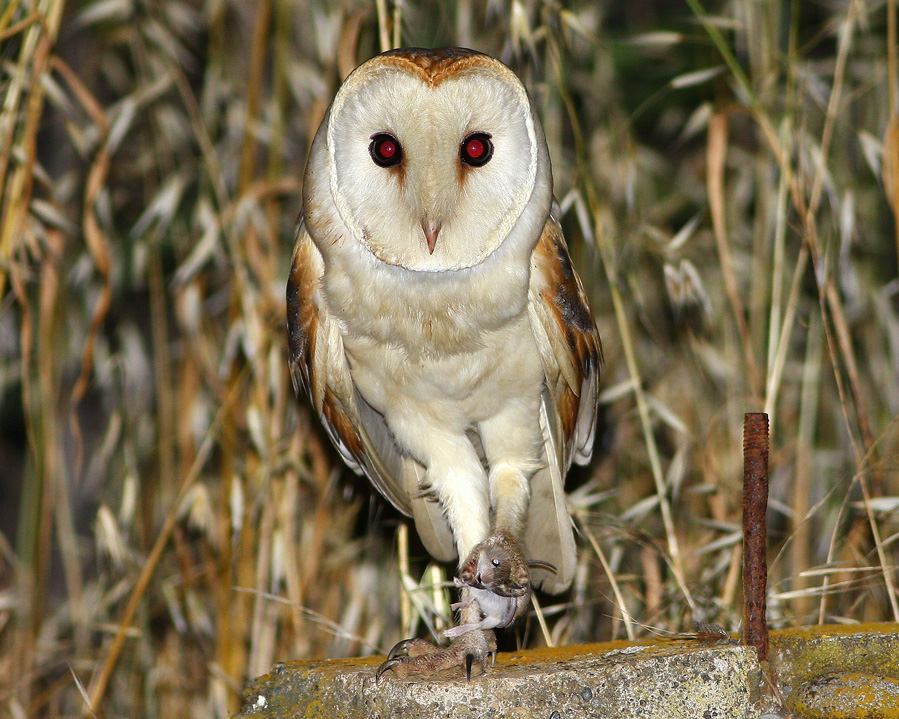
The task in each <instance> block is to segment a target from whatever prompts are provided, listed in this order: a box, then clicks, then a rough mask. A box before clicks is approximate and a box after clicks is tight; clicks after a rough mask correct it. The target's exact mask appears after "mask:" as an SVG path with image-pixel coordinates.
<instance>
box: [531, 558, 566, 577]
mask: <svg viewBox="0 0 899 719" xmlns="http://www.w3.org/2000/svg"><path fill="white" fill-rule="evenodd" d="M526 564H527V565H528V566H529V567H540V568H541V569H546V570H548V571H550V572H552V573H553V574H555V573H556V572H558V571H559V570H558V569H556V565H555V564H550V563H549V562H544V561H543V560H542V559H529V560H528V561H527V562H526Z"/></svg>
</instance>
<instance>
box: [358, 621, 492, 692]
mask: <svg viewBox="0 0 899 719" xmlns="http://www.w3.org/2000/svg"><path fill="white" fill-rule="evenodd" d="M403 652H405V656H402V653H403ZM488 659H489V660H490V666H493V665H494V664H495V662H496V635H495V634H494V633H493V632H491V631H472V632H467V633H466V634H464V635H463V636H461V637H459V638H458V639H456V640H455V641H453V642H452V643H451V644H450V645H449V646H448V647H439V646H437V645H435V644H431V643H430V642H427V641H425V640H424V639H404V640H403V641H401V642H399V643H398V644H396V645H395V646H394V647H393V648H392V649H391V650H390V652H389V653H388V655H387V660H386V661H385V662H383V663H382V664H381V665H380V666H379V667H378V669H377V671H376V672H375V681H376V682H377V681H378V680H379V679H380V678H381V675H382V674H384V673H385V672H387V671H390V672H392V673H393V674H395V675H396V676H398V677H401V678H405V677H412V678H416V677H425V676H429V675H431V674H436V673H437V672H440V671H443V670H445V669H453V668H455V667H459V666H464V667H465V678H466V680H467V681H471V668H472V667H473V666H474V664H475V662H477V663H478V664H480V666H481V673H484V672H485V671H487V660H488Z"/></svg>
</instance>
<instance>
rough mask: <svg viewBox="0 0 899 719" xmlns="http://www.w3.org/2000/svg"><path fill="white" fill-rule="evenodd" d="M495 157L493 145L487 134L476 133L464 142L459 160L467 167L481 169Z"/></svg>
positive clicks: (460, 149)
mask: <svg viewBox="0 0 899 719" xmlns="http://www.w3.org/2000/svg"><path fill="white" fill-rule="evenodd" d="M491 157H493V143H492V142H490V135H489V134H487V133H486V132H474V133H472V134H471V135H469V136H468V137H466V138H465V139H464V140H462V146H461V147H460V148H459V158H460V159H461V160H462V162H464V163H465V164H466V165H470V166H471V167H481V166H483V165H486V164H487V163H488V162H490V158H491Z"/></svg>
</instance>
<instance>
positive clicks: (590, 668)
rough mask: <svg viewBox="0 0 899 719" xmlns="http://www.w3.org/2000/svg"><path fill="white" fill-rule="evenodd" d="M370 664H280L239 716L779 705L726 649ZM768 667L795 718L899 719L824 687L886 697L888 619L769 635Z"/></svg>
mask: <svg viewBox="0 0 899 719" xmlns="http://www.w3.org/2000/svg"><path fill="white" fill-rule="evenodd" d="M381 661H383V657H368V658H361V659H341V660H332V661H319V662H309V661H306V662H290V663H285V664H279V665H278V666H276V667H275V668H274V669H273V670H272V672H271V673H270V674H267V675H265V676H263V677H260V678H259V679H257V680H256V681H255V682H254V683H253V684H252V685H251V686H250V687H249V688H248V689H247V690H246V691H245V693H244V699H245V706H244V709H243V712H242V713H241V714H239V715H238V717H241V718H242V719H298V718H300V717H303V718H307V717H309V718H312V717H314V718H319V717H321V718H322V719H324V718H330V717H334V718H342V717H381V718H382V719H388V717H408V718H410V719H414V718H415V717H454V718H455V717H472V718H473V717H496V718H499V717H522V718H524V717H539V718H540V719H569V718H577V717H598V718H603V717H609V718H612V717H615V719H619V718H621V719H628V718H629V717H641V718H643V719H646V718H650V717H651V718H652V719H714V718H720V719H741V718H744V717H745V718H749V719H754V718H755V717H758V716H759V714H760V713H761V712H762V711H771V710H773V709H777V708H778V707H777V706H776V702H775V700H774V699H772V695H776V694H777V692H774V693H772V692H771V691H770V689H766V687H769V686H770V682H765V681H763V679H762V677H763V672H762V669H761V667H760V665H759V662H758V660H757V658H756V655H755V651H754V650H752V649H749V648H747V647H742V646H737V645H735V644H723V645H719V644H716V645H709V644H700V643H697V642H691V641H683V640H678V641H654V642H650V641H644V642H636V643H625V642H611V643H606V644H590V645H582V646H572V647H562V648H557V649H537V650H528V651H523V652H517V653H508V654H500V655H499V657H498V658H497V661H496V665H495V666H494V667H493V668H490V669H488V670H487V672H486V674H483V675H480V676H472V679H471V682H466V681H465V677H464V676H463V675H462V672H461V670H459V671H458V672H448V673H444V674H441V675H437V676H435V677H430V678H427V679H416V680H410V679H400V678H397V677H395V676H393V675H392V674H391V673H390V672H387V673H385V674H384V675H383V676H382V677H381V680H380V682H376V681H375V670H376V669H377V667H378V665H379V664H380V662H381ZM770 669H771V671H772V673H773V675H774V677H776V681H777V685H778V691H779V693H780V696H781V697H782V698H783V699H784V700H785V702H786V704H787V707H790V708H791V710H792V711H794V712H795V713H796V714H797V715H798V716H803V717H808V718H811V717H829V716H832V717H833V719H836V717H847V718H848V717H883V719H893V718H894V717H896V719H899V714H897V713H891V712H890V711H889V710H887V709H884V710H883V711H880V710H879V709H872V710H871V711H873V712H874V713H870V712H869V713H859V712H858V711H856V713H833V712H834V711H836V710H835V709H834V708H833V706H836V705H833V704H832V703H833V701H834V700H833V699H832V696H833V695H834V694H838V695H840V696H842V697H843V700H844V704H846V703H847V702H848V704H851V703H852V702H853V701H855V703H856V704H859V705H863V704H864V703H865V702H866V701H867V702H869V703H870V702H881V701H886V702H889V700H890V696H891V694H890V692H891V691H892V690H893V688H894V687H895V686H897V685H899V625H897V624H879V625H868V626H864V627H859V626H856V627H842V626H841V627H835V626H826V627H815V628H812V629H802V630H788V631H783V632H772V635H771V663H770ZM475 671H476V669H475ZM835 677H837V678H836V679H835ZM847 687H848V688H847ZM831 689H833V691H831ZM852 691H855V692H856V694H855V695H854V698H853V697H852V695H851V692H852ZM828 692H830V693H828ZM872 692H873V693H872ZM878 692H879V693H878ZM766 694H767V695H768V696H767V697H766V696H764V695H766ZM846 697H850V698H849V699H848V700H847V699H846ZM839 700H840V699H837V701H839ZM816 701H817V702H818V704H817V705H816V704H815V702H816ZM822 701H824V702H825V703H827V702H830V704H826V706H825V705H823V704H821V702H822ZM820 706H825V709H824V710H823V711H826V712H828V713H823V714H822V713H821V711H819V709H820ZM897 706H899V702H897ZM840 711H842V710H840Z"/></svg>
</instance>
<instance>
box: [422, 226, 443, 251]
mask: <svg viewBox="0 0 899 719" xmlns="http://www.w3.org/2000/svg"><path fill="white" fill-rule="evenodd" d="M442 225H443V223H442V222H437V221H436V220H422V221H421V229H422V231H423V232H424V233H425V239H426V240H427V241H428V252H429V253H430V254H432V255H433V254H434V248H435V247H436V246H437V233H438V232H440V228H441V227H442Z"/></svg>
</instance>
